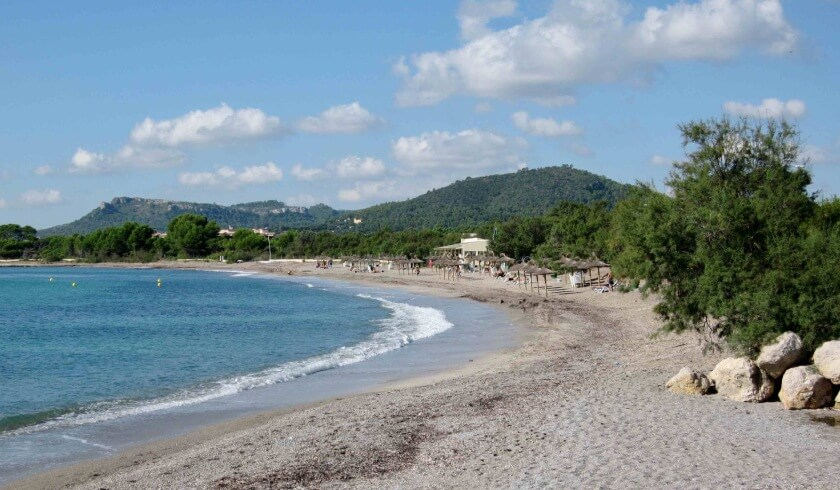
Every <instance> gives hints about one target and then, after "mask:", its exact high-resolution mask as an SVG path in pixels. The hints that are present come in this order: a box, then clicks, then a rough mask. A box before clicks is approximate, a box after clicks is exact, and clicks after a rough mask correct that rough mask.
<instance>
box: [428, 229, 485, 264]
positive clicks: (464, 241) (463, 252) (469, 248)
mask: <svg viewBox="0 0 840 490" xmlns="http://www.w3.org/2000/svg"><path fill="white" fill-rule="evenodd" d="M435 250H436V251H437V252H438V253H440V254H442V255H449V256H458V257H459V258H461V259H464V258H468V257H470V256H475V255H481V254H486V253H487V251H488V250H490V240H487V239H486V238H479V237H478V236H477V235H476V234H475V233H470V234H468V235H465V236H463V237H461V241H460V243H453V244H452V245H444V246H442V247H436V248H435Z"/></svg>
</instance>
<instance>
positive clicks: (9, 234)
mask: <svg viewBox="0 0 840 490" xmlns="http://www.w3.org/2000/svg"><path fill="white" fill-rule="evenodd" d="M36 233H37V232H36V231H35V228H32V227H31V226H20V225H15V224H6V225H0V258H4V259H19V258H21V257H23V255H24V253H25V252H26V251H27V250H29V249H32V248H33V247H34V246H35V244H36V242H37V240H38V238H37V236H36Z"/></svg>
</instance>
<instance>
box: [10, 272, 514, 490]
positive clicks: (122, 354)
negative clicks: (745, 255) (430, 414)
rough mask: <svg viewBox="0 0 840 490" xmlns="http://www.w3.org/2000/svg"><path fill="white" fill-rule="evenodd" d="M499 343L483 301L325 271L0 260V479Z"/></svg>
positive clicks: (505, 334) (430, 366)
mask: <svg viewBox="0 0 840 490" xmlns="http://www.w3.org/2000/svg"><path fill="white" fill-rule="evenodd" d="M453 327H454V328H453ZM512 337H513V334H512V330H511V328H510V324H509V323H508V322H507V320H506V319H505V318H504V315H500V314H499V312H498V311H497V310H495V309H493V308H490V307H487V306H485V305H480V304H478V303H472V302H467V301H464V300H459V299H448V298H433V297H428V296H420V295H416V294H413V293H409V292H401V291H397V290H382V289H378V288H372V287H366V286H361V285H356V284H349V283H340V282H335V281H327V280H316V279H306V278H296V279H294V278H293V279H287V278H277V277H270V276H263V275H256V274H251V273H244V272H235V271H230V270H227V271H188V270H150V269H105V268H90V267H54V268H52V267H51V268H46V267H44V268H41V267H38V268H28V267H26V268H11V267H5V268H0V483H2V482H3V481H8V480H9V479H14V478H15V477H19V476H22V475H24V474H28V473H31V472H33V471H38V470H39V469H43V468H45V467H50V466H55V465H58V464H66V463H70V462H73V461H78V460H81V459H87V458H91V457H101V456H105V455H109V454H113V453H114V452H115V451H118V450H119V449H120V448H123V447H127V446H129V445H132V444H137V443H141V442H144V441H149V440H154V439H157V438H161V437H169V436H172V435H176V434H180V433H183V432H184V431H187V430H192V429H194V428H198V427H201V426H203V425H206V424H209V423H214V422H218V421H222V420H225V419H229V418H232V417H236V416H240V415H244V414H247V413H253V412H254V411H259V410H268V409H272V408H277V407H285V406H293V405H294V404H296V403H303V402H307V401H315V400H318V399H324V398H325V397H329V396H336V395H339V394H347V393H352V392H356V391H360V390H364V389H368V388H370V387H373V386H375V385H378V384H381V383H384V382H388V381H391V380H395V379H401V378H404V377H409V376H412V375H416V374H418V373H422V372H433V371H434V370H438V369H442V368H445V367H446V366H449V365H454V364H457V363H462V362H467V361H468V360H470V359H471V358H472V357H473V356H474V355H476V354H479V353H480V352H488V351H491V350H495V349H497V348H499V347H501V346H504V345H508V344H509V343H510V342H511V339H512ZM421 340H422V342H415V341H421ZM403 347H405V348H403ZM363 361H364V362H363Z"/></svg>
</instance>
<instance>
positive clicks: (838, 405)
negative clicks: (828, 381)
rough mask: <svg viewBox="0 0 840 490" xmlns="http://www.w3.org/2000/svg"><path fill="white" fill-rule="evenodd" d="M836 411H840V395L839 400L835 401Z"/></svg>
mask: <svg viewBox="0 0 840 490" xmlns="http://www.w3.org/2000/svg"><path fill="white" fill-rule="evenodd" d="M834 409H835V410H840V393H837V398H835V399H834Z"/></svg>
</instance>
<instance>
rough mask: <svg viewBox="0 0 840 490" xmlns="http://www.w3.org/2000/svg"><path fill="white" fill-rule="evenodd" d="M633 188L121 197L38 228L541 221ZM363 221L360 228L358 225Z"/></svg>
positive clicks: (529, 181) (559, 179) (574, 185)
mask: <svg viewBox="0 0 840 490" xmlns="http://www.w3.org/2000/svg"><path fill="white" fill-rule="evenodd" d="M627 188H628V186H627V185H625V184H620V183H618V182H615V181H613V180H610V179H608V178H606V177H603V176H600V175H596V174H593V173H590V172H586V171H584V170H578V169H574V168H572V167H571V166H568V165H564V166H560V167H544V168H538V169H533V170H520V171H518V172H514V173H509V174H500V175H488V176H486V177H477V178H467V179H464V180H459V181H457V182H455V183H453V184H450V185H448V186H446V187H443V188H441V189H435V190H431V191H429V192H426V193H425V194H423V195H421V196H418V197H415V198H413V199H408V200H405V201H399V202H389V203H385V204H379V205H376V206H372V207H369V208H365V209H360V210H357V211H337V210H335V209H332V208H331V207H329V206H326V205H324V204H318V205H316V206H311V207H301V206H287V205H286V204H284V203H282V202H280V201H260V202H250V203H244V204H234V205H231V206H222V205H219V204H201V203H194V202H179V201H166V200H162V199H144V198H139V197H117V198H115V199H113V200H112V201H111V202H108V203H102V204H100V205H99V207H98V208H96V209H94V210H93V211H91V212H90V213H88V214H86V215H85V216H83V217H81V218H79V219H78V220H76V221H73V222H72V223H67V224H65V225H59V226H55V227H52V228H47V229H44V230H40V231H39V233H38V234H39V235H40V236H50V235H71V234H74V233H89V232H91V231H94V230H97V229H100V228H104V227H107V226H117V225H120V224H122V223H125V222H126V221H136V222H138V223H144V224H147V225H149V226H151V227H152V228H155V229H157V230H164V229H166V225H167V223H169V221H170V220H172V219H173V218H175V217H177V216H179V215H181V214H185V213H195V214H200V215H203V216H206V217H207V218H209V219H212V220H215V221H216V222H217V223H219V225H220V226H222V227H226V226H232V227H234V228H237V227H248V228H255V227H266V228H271V229H274V230H277V229H280V228H310V229H328V230H335V231H348V230H356V231H371V230H379V229H382V228H390V229H392V230H403V229H409V228H414V229H419V228H434V227H446V228H455V227H462V226H471V225H476V224H479V223H486V222H488V221H493V220H505V219H508V218H511V217H513V216H538V215H541V214H544V213H545V212H547V211H548V210H549V209H551V208H552V207H553V206H554V205H556V204H557V203H558V202H561V201H570V202H576V203H589V202H593V201H606V202H608V203H610V204H614V203H615V202H616V201H618V200H619V199H621V198H622V197H623V196H624V195H625V193H626V192H627ZM354 219H355V221H358V220H359V219H361V223H354Z"/></svg>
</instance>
